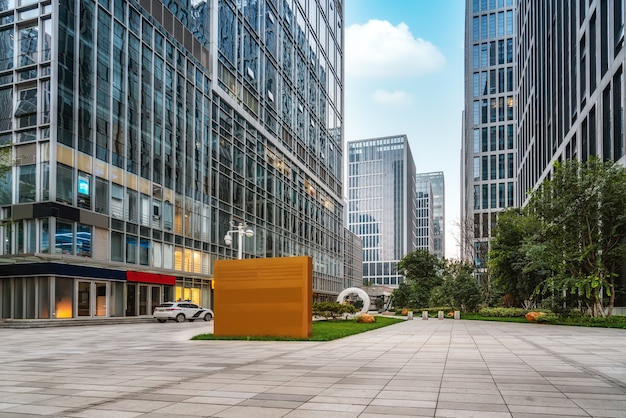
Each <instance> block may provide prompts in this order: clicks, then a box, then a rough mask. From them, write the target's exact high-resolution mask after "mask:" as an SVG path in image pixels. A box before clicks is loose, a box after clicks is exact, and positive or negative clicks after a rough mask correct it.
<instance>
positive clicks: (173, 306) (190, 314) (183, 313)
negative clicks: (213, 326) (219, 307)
mask: <svg viewBox="0 0 626 418" xmlns="http://www.w3.org/2000/svg"><path fill="white" fill-rule="evenodd" d="M154 318H156V320H157V321H159V322H161V323H163V322H166V321H167V320H168V319H173V320H174V321H176V322H185V320H187V321H189V322H193V321H195V320H196V319H204V320H205V321H211V320H212V319H213V311H212V310H211V309H208V308H203V307H202V306H198V305H196V304H195V303H191V302H189V301H183V302H166V303H162V304H161V305H159V306H157V307H156V308H154Z"/></svg>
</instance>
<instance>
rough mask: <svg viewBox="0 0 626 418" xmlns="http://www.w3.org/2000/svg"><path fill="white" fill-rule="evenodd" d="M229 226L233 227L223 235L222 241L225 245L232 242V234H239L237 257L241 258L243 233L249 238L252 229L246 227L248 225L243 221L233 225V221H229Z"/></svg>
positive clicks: (251, 234) (252, 232) (252, 233)
mask: <svg viewBox="0 0 626 418" xmlns="http://www.w3.org/2000/svg"><path fill="white" fill-rule="evenodd" d="M230 227H231V228H233V229H231V230H230V231H228V232H227V233H226V235H224V242H225V243H226V245H229V246H230V245H232V244H233V235H232V234H235V233H236V234H237V235H239V241H238V242H237V248H238V251H237V258H238V259H239V260H241V259H242V258H243V237H244V235H245V236H246V237H248V238H251V237H252V236H253V235H254V231H253V230H252V229H250V228H248V225H247V224H246V223H245V222H239V225H237V226H236V227H235V222H233V221H230Z"/></svg>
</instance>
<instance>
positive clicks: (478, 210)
mask: <svg viewBox="0 0 626 418" xmlns="http://www.w3.org/2000/svg"><path fill="white" fill-rule="evenodd" d="M465 10H466V20H465V25H466V30H465V112H464V120H463V145H462V155H463V156H462V186H461V189H462V199H461V200H462V207H461V220H460V228H461V230H460V234H461V256H462V258H464V259H466V260H468V261H472V262H473V263H474V264H475V266H476V267H477V270H478V274H481V273H482V272H484V271H486V267H487V265H486V262H487V258H486V257H487V252H488V249H489V239H490V237H491V230H492V227H493V225H494V224H495V222H496V214H497V212H499V211H501V210H503V209H505V208H508V207H513V206H516V205H518V192H517V191H516V181H517V172H516V160H517V157H516V155H517V148H516V141H515V136H516V133H517V111H516V109H517V100H516V90H517V78H516V77H517V74H516V72H517V56H518V54H517V51H516V47H517V45H518V42H517V32H516V27H515V26H516V22H517V18H516V3H514V0H467V1H466V6H465Z"/></svg>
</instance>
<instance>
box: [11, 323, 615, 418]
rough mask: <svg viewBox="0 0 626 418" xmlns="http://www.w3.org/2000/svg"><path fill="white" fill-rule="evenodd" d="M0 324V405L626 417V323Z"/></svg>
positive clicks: (99, 412) (98, 413) (219, 412)
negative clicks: (313, 338)
mask: <svg viewBox="0 0 626 418" xmlns="http://www.w3.org/2000/svg"><path fill="white" fill-rule="evenodd" d="M211 331H212V325H211V324H208V325H207V323H205V322H194V323H184V324H177V323H167V324H157V323H141V324H131V325H128V324H125V325H101V326H80V327H61V328H31V329H0V417H2V418H3V417H28V416H49V417H52V416H54V417H115V418H125V417H129V418H130V417H144V418H145V417H151V418H157V417H163V418H164V417H168V418H172V417H191V416H206V417H209V416H210V417H253V418H263V417H328V418H331V417H332V418H335V417H387V418H388V417H390V416H395V417H400V416H411V417H415V416H424V417H480V418H490V417H493V418H496V417H551V416H561V417H576V416H586V417H588V416H593V417H626V330H614V329H601V328H578V327H562V326H550V325H538V324H514V323H496V322H479V321H463V320H461V321H454V320H452V319H446V320H441V321H440V320H436V319H430V320H428V321H423V320H421V319H416V320H413V321H406V322H403V323H401V324H398V325H393V326H390V327H386V328H382V329H379V330H375V331H370V332H367V333H364V334H360V335H355V336H351V337H348V338H344V339H341V340H337V341H332V342H327V343H317V342H257V341H189V337H191V336H193V335H196V334H200V333H203V332H211Z"/></svg>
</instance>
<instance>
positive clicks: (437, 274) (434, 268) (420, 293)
mask: <svg viewBox="0 0 626 418" xmlns="http://www.w3.org/2000/svg"><path fill="white" fill-rule="evenodd" d="M397 267H398V271H399V272H400V273H401V274H403V275H404V282H403V283H401V284H400V286H399V287H398V289H397V290H395V291H394V293H393V298H394V301H395V303H396V305H397V306H402V307H407V308H423V307H425V306H427V304H428V300H429V297H430V292H431V291H432V289H434V288H435V287H437V286H439V285H440V284H441V282H442V270H443V262H442V261H441V260H439V259H438V258H437V256H435V255H433V254H430V253H429V252H428V251H425V250H417V251H414V252H412V253H409V254H407V255H406V256H404V258H402V260H400V261H399V262H398V266H397Z"/></svg>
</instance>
